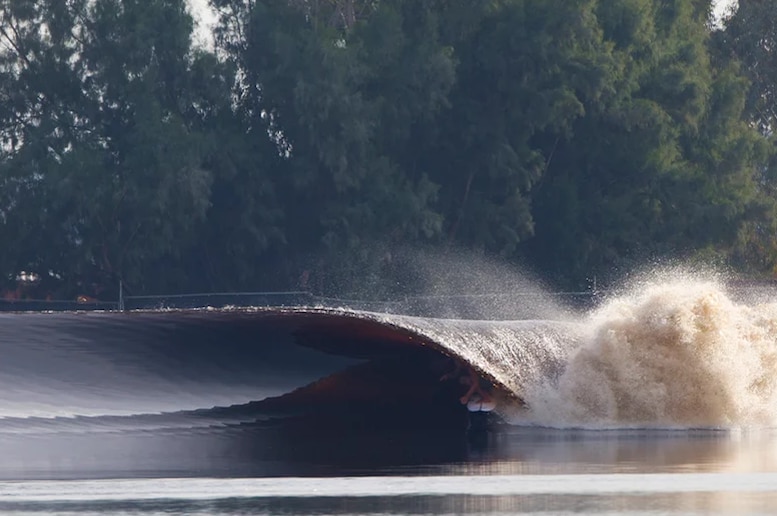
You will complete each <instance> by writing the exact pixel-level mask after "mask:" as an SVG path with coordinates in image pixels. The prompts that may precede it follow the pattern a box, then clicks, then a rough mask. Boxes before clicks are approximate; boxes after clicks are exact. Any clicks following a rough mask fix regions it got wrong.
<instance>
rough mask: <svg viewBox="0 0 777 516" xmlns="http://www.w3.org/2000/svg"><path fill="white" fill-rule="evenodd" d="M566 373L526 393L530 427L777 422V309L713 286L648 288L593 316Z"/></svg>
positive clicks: (526, 416)
mask: <svg viewBox="0 0 777 516" xmlns="http://www.w3.org/2000/svg"><path fill="white" fill-rule="evenodd" d="M585 326H586V327H587V328H588V330H587V331H586V335H585V336H584V338H583V339H582V342H581V344H580V346H579V348H577V349H576V350H575V351H573V352H572V353H571V354H570V356H569V362H568V364H567V366H566V367H565V369H564V371H563V372H562V373H561V375H560V376H559V377H558V378H557V379H556V380H554V381H552V382H548V381H543V382H538V383H536V384H534V385H531V386H529V387H528V389H527V390H526V396H525V398H526V401H527V403H528V406H529V407H531V408H530V409H529V412H528V413H527V414H524V415H523V416H521V417H520V419H522V420H523V422H524V423H527V422H528V423H532V424H540V425H549V426H583V427H594V428H601V427H624V426H627V427H668V428H672V427H749V426H760V427H772V426H775V425H777V303H768V304H759V305H753V306H748V305H745V304H738V303H735V302H734V301H733V300H732V299H731V298H730V297H729V296H728V295H727V294H726V292H725V290H724V288H723V287H722V286H721V285H719V284H716V283H714V282H697V281H685V280H679V281H674V282H671V283H665V284H654V285H642V286H641V287H640V288H637V289H634V291H633V292H632V293H631V294H627V295H625V296H620V297H618V298H617V299H613V300H611V301H610V302H608V303H607V304H605V305H604V306H603V307H602V308H601V309H599V310H597V311H596V312H595V313H594V314H592V315H591V317H590V319H589V321H588V322H587V324H585Z"/></svg>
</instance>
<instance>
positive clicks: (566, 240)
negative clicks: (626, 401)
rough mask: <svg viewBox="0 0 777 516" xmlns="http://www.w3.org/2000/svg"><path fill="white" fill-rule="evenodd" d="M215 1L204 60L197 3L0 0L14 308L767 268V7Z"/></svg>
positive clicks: (761, 2) (771, 92)
mask: <svg viewBox="0 0 777 516" xmlns="http://www.w3.org/2000/svg"><path fill="white" fill-rule="evenodd" d="M210 4H211V7H212V8H213V9H214V11H215V12H216V13H217V15H218V22H217V23H216V26H215V29H214V37H215V42H216V44H215V47H214V48H203V47H202V46H200V45H197V44H195V43H194V42H193V41H194V39H193V36H192V35H193V27H194V24H193V19H192V16H191V13H190V12H189V10H188V8H187V5H186V2H185V0H69V1H67V2H62V1H60V0H37V1H35V2H32V1H24V0H22V1H20V0H0V242H2V252H0V281H2V286H3V288H5V289H6V291H7V292H8V291H12V290H14V289H16V288H17V287H18V286H19V284H20V282H19V279H20V274H22V272H24V273H26V276H25V277H26V278H29V277H33V278H34V281H33V282H28V283H30V284H31V285H32V284H34V288H35V289H36V292H35V295H38V296H40V295H42V293H46V295H51V296H55V297H63V298H72V297H74V296H76V295H89V296H94V297H101V298H114V297H115V296H116V291H117V288H118V285H119V282H121V283H122V284H123V285H124V286H125V288H126V289H127V290H128V291H129V292H130V293H133V294H151V293H171V292H196V291H239V290H267V289H296V288H301V289H306V290H313V291H316V292H318V293H337V291H338V290H339V291H343V289H347V288H349V286H351V285H352V284H354V283H358V282H364V281H365V278H366V277H382V278H395V277H398V276H399V275H402V274H405V272H403V266H404V262H403V256H405V254H406V252H407V250H408V249H414V248H423V249H433V250H434V249H440V250H449V251H450V250H452V249H467V250H470V251H471V252H476V253H483V254H484V255H488V256H498V257H500V258H501V259H503V260H505V261H507V262H514V263H520V264H524V265H526V266H529V267H532V268H533V269H534V270H536V271H538V272H539V273H540V274H541V275H542V276H543V277H545V278H548V279H549V280H550V281H552V282H553V283H555V284H556V285H558V286H560V287H564V288H579V287H581V286H584V285H585V284H586V282H587V281H588V280H589V279H590V278H591V277H592V276H593V275H595V276H597V277H598V278H600V281H608V280H610V279H614V278H616V277H618V276H619V275H622V274H624V273H625V272H627V271H629V270H631V269H633V268H634V267H636V266H639V265H641V264H644V263H645V262H649V261H651V260H662V259H667V258H672V259H677V258H680V259H687V260H699V261H703V262H714V263H716V264H719V265H723V266H725V267H729V268H731V269H733V270H737V271H740V272H744V273H747V274H750V275H753V276H756V277H772V276H773V275H774V274H775V273H776V272H777V238H775V234H776V233H775V231H777V202H776V201H777V189H776V188H775V186H777V183H776V182H775V181H776V179H777V178H775V172H777V167H775V164H776V162H777V153H775V140H774V137H773V128H774V127H775V123H776V122H777V120H775V119H776V118H777V90H775V88H776V87H775V85H777V21H776V20H777V16H774V13H777V1H775V0H740V2H739V6H738V9H737V10H735V11H733V12H731V13H729V15H728V16H727V17H726V18H725V20H724V21H723V24H722V26H721V27H718V26H717V25H716V24H715V23H713V20H712V18H711V9H712V7H711V4H710V1H704V0H661V1H659V0H613V1H611V0H575V1H568V0H490V1H487V0H426V1H423V2H419V1H417V0H211V1H210ZM393 284H394V283H392V281H387V282H384V283H382V285H383V286H382V287H381V288H380V289H377V290H375V292H373V293H375V294H377V293H378V291H380V293H382V294H383V293H390V291H391V289H392V288H393V287H391V285H393ZM386 285H388V286H386ZM381 289H382V290H381ZM17 294H18V292H17ZM29 295H33V294H32V293H30V294H29Z"/></svg>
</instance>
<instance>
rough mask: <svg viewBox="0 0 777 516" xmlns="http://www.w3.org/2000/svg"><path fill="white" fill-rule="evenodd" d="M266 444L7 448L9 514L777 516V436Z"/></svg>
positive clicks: (3, 484)
mask: <svg viewBox="0 0 777 516" xmlns="http://www.w3.org/2000/svg"><path fill="white" fill-rule="evenodd" d="M260 434H261V432H260ZM261 438H262V435H259V434H257V433H256V431H245V432H243V433H242V434H241V433H240V432H237V433H236V432H234V431H225V430H219V429H199V430H198V431H196V432H191V431H189V432H186V433H178V434H177V435H176V434H175V433H173V434H171V435H168V436H163V435H158V434H157V433H155V432H151V433H148V434H145V435H138V433H137V432H129V433H118V434H117V433H112V434H110V435H103V436H100V435H97V434H94V433H92V434H90V435H88V436H86V435H81V436H79V435H77V434H72V435H62V433H61V432H59V433H57V434H54V435H49V436H42V435H38V436H37V437H36V438H35V439H31V437H30V436H26V437H24V438H18V437H17V438H16V439H11V438H9V436H5V437H4V439H3V441H2V444H3V448H2V450H0V451H2V453H3V456H5V457H11V458H13V455H14V454H15V455H16V456H17V458H25V459H27V460H26V461H17V462H15V463H14V462H13V460H11V461H10V462H9V461H4V462H3V466H2V469H0V474H2V476H3V477H4V478H5V479H6V480H4V481H0V511H3V512H5V513H13V514H79V515H87V514H106V513H111V514H138V515H151V514H300V515H302V514H337V515H346V514H434V515H438V514H521V513H523V514H573V513H599V514H673V515H674V514H716V513H717V514H774V513H777V435H775V433H774V432H770V431H753V432H746V431H744V432H743V431H739V432H733V433H732V432H716V431H636V430H631V431H599V432H597V431H571V430H567V431H562V430H546V429H521V428H515V429H510V430H508V431H507V432H504V433H501V434H499V435H491V436H489V437H483V438H479V439H472V438H470V439H466V438H465V439H463V440H458V439H451V441H452V442H448V443H439V442H437V443H435V442H434V441H433V440H427V439H425V438H419V437H418V436H416V437H409V438H408V437H407V436H402V435H398V436H397V439H398V442H397V441H392V439H391V438H390V436H386V435H382V436H378V435H373V436H366V435H363V436H362V438H361V439H359V440H351V442H345V443H331V442H329V443H327V442H323V443H321V446H325V447H327V449H325V450H319V453H315V452H312V451H311V449H307V450H303V452H304V453H301V454H297V453H295V450H294V449H288V447H292V448H295V447H296V445H295V443H294V442H293V440H290V441H285V442H278V441H276V442H274V443H273V444H272V445H270V446H269V448H267V447H265V446H263V445H261V444H260V442H259V441H253V442H252V440H253V439H261ZM25 444H26V445H27V448H26V449H25V448H24V446H22V447H21V448H18V447H16V446H18V445H25ZM265 444H267V443H265ZM311 446H315V445H311ZM33 448H34V449H35V450H36V452H37V453H33V451H32V449H33ZM22 456H23V457H22ZM417 459H418V460H417ZM422 459H426V460H427V461H426V462H424V461H423V460H422ZM432 461H433V462H432ZM12 479H13V480H12ZM20 479H21V480H20Z"/></svg>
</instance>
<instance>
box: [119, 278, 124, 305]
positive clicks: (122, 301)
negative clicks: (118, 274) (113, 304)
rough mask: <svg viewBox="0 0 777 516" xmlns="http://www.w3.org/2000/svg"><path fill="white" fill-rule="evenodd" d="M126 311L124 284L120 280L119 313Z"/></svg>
mask: <svg viewBox="0 0 777 516" xmlns="http://www.w3.org/2000/svg"><path fill="white" fill-rule="evenodd" d="M123 311H124V282H122V281H121V280H119V312H123Z"/></svg>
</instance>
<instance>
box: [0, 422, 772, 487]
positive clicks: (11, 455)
mask: <svg viewBox="0 0 777 516" xmlns="http://www.w3.org/2000/svg"><path fill="white" fill-rule="evenodd" d="M362 430H363V429H359V428H355V429H354V430H353V431H351V432H341V433H332V434H321V435H319V436H318V438H317V439H306V438H305V434H295V433H293V432H290V431H289V430H288V428H286V427H284V426H283V425H275V423H272V424H270V425H259V424H254V425H250V424H238V425H219V424H214V425H213V426H202V427H196V428H183V429H181V428H176V429H168V430H163V431H150V430H137V431H124V430H119V431H116V430H112V429H111V428H110V427H109V428H107V429H106V431H104V432H95V431H94V430H93V429H91V430H90V431H89V432H79V431H78V427H77V425H76V426H75V427H74V428H71V429H69V430H68V431H58V432H50V433H40V434H33V435H26V434H21V435H17V434H4V433H2V432H0V456H2V457H3V460H2V461H0V479H27V478H99V477H103V478H107V477H120V478H121V477H123V478H127V477H138V476H142V477H149V476H151V477H170V476H181V477H192V476H226V477H269V476H349V475H375V474H378V475H383V474H385V475H396V474H411V475H419V476H420V475H549V474H555V475H559V474H601V473H623V474H626V473H713V472H720V473H761V472H762V473H768V472H777V433H776V432H774V431H758V432H755V431H754V432H740V433H732V432H724V431H696V432H693V431H677V432H661V431H618V432H614V431H613V432H576V431H557V430H548V429H511V430H510V431H507V432H502V433H497V434H492V435H488V436H485V437H481V438H473V437H472V436H469V437H468V436H465V435H458V434H453V435H450V434H445V433H440V432H438V431H436V430H433V429H427V430H424V429H417V430H404V431H400V430H397V429H386V430H385V431H374V430H373V431H362Z"/></svg>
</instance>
